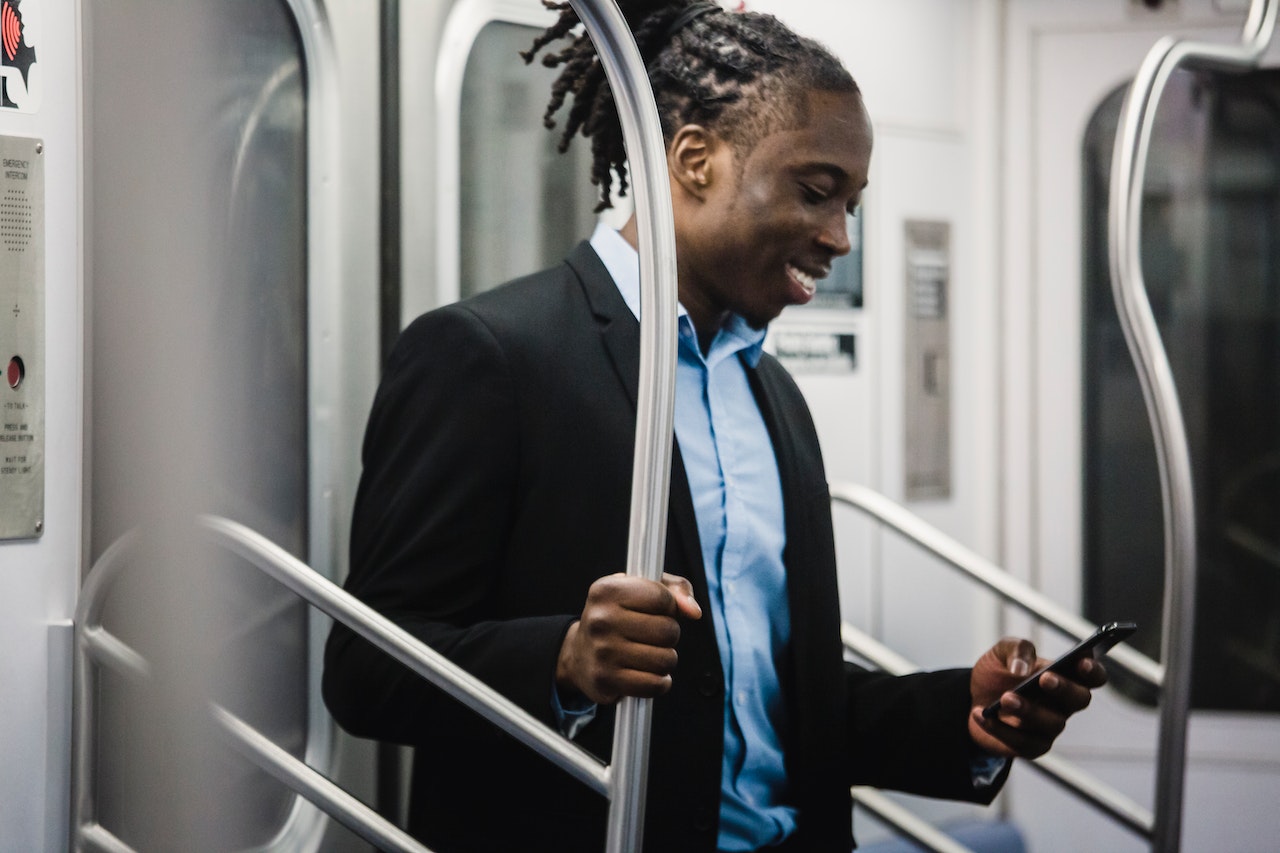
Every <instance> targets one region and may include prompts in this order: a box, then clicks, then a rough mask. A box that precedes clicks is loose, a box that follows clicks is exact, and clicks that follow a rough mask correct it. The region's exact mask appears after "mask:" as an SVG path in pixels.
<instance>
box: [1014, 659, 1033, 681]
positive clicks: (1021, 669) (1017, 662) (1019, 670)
mask: <svg viewBox="0 0 1280 853" xmlns="http://www.w3.org/2000/svg"><path fill="white" fill-rule="evenodd" d="M1009 672H1011V673H1013V674H1014V675H1016V676H1017V677H1018V678H1025V677H1026V675H1027V673H1029V672H1031V664H1029V663H1027V662H1026V661H1025V660H1023V659H1022V658H1014V659H1013V663H1011V664H1009Z"/></svg>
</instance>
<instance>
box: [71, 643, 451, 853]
mask: <svg viewBox="0 0 1280 853" xmlns="http://www.w3.org/2000/svg"><path fill="white" fill-rule="evenodd" d="M81 642H82V644H83V648H84V651H85V652H86V653H87V654H88V655H89V656H91V657H92V658H93V660H94V661H95V662H97V663H100V664H103V665H105V666H108V667H110V668H111V669H113V670H114V671H115V672H117V673H119V674H121V675H124V676H126V677H127V678H130V679H131V680H133V681H134V682H138V683H146V682H148V681H150V679H151V667H150V665H149V664H148V663H147V660H146V659H145V658H144V657H143V656H142V655H140V654H138V652H136V651H134V649H133V648H132V647H130V646H129V645H128V644H127V643H125V642H124V641H123V640H121V639H120V638H119V637H116V636H115V635H114V634H112V633H111V632H110V631H108V630H107V629H105V628H103V627H101V626H89V627H87V628H86V630H85V631H84V632H83V634H82V639H81ZM209 712H210V714H211V716H212V718H213V720H214V722H216V723H217V724H218V726H219V727H220V728H221V729H222V732H223V733H224V735H225V736H227V737H228V738H230V740H231V742H232V743H233V744H234V745H235V746H236V748H238V749H239V750H240V751H241V753H242V754H244V755H245V756H246V757H247V758H249V759H250V760H251V761H253V762H254V763H255V764H257V765H258V766H259V767H260V768H261V769H263V770H265V771H266V772H267V773H270V774H271V775H272V776H274V777H275V778H276V779H278V780H279V781H280V782H283V783H284V784H285V785H286V786H288V787H289V788H291V789H292V790H293V791H294V792H296V793H298V794H301V795H302V796H303V797H305V798H306V799H307V800H309V801H310V802H312V803H315V804H316V805H319V806H320V807H321V808H322V809H323V810H324V811H325V812H326V813H328V814H329V815H331V816H332V817H334V818H336V819H337V820H338V821H339V822H340V823H342V824H343V825H344V826H346V827H347V828H348V829H350V830H351V831H352V832H354V833H355V834H357V835H359V836H360V837H361V838H363V839H364V840H365V841H368V842H369V843H370V844H374V845H376V846H377V847H378V849H379V850H389V851H403V853H431V851H430V850H429V849H428V848H426V847H424V846H423V845H422V844H420V843H419V842H418V841H416V840H414V839H413V838H412V837H411V836H410V835H408V834H407V833H405V832H404V831H403V830H401V829H400V828H399V827H397V826H396V825H395V824H393V823H391V822H390V821H388V820H387V819H386V818H384V817H382V815H380V814H378V813H377V812H376V811H374V810H373V809H371V808H369V807H368V806H366V805H365V804H364V803H362V802H360V801H359V800H358V799H356V798H355V797H353V796H351V795H350V794H349V793H347V792H346V791H344V790H343V789H342V788H340V787H339V786H338V785H335V784H334V783H333V782H331V781H330V780H329V779H327V778H325V776H324V774H322V773H320V772H319V771H317V770H315V769H314V768H312V767H311V766H310V765H308V764H307V763H306V762H305V761H302V760H300V759H298V758H296V757H295V756H293V755H290V754H289V752H288V751H286V750H284V749H281V748H280V747H279V746H276V745H275V744H274V743H273V742H272V741H271V739H270V738H268V737H266V736H265V735H263V734H262V732H260V731H258V730H257V729H256V728H254V727H253V726H251V725H249V724H248V723H246V722H245V721H244V720H242V719H240V718H239V717H237V716H236V715H235V714H233V713H231V712H230V711H228V710H227V709H226V708H223V707H222V706H221V705H218V704H217V703H211V704H210V707H209ZM78 837H79V840H80V843H81V845H85V846H90V847H93V848H96V849H99V850H105V851H111V853H126V851H129V852H130V853H131V851H132V850H133V848H132V847H130V846H129V845H128V844H125V843H124V842H123V841H121V840H120V839H119V838H117V837H116V836H115V835H113V834H112V833H111V832H110V831H109V830H107V829H106V828H104V827H102V826H101V825H99V824H96V823H94V824H90V825H88V826H84V827H80V828H79V830H78Z"/></svg>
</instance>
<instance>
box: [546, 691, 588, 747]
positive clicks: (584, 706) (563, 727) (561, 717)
mask: <svg viewBox="0 0 1280 853" xmlns="http://www.w3.org/2000/svg"><path fill="white" fill-rule="evenodd" d="M551 713H552V714H554V715H555V718H556V728H558V729H559V730H560V734H562V735H564V736H565V737H567V738H568V739H569V740H573V739H574V738H575V737H577V736H578V732H580V731H582V730H583V729H584V728H585V727H586V725H587V723H589V722H591V721H592V720H594V719H595V718H596V703H595V702H592V701H590V700H589V699H587V698H586V697H585V696H584V697H581V698H579V699H578V701H576V702H565V701H563V700H562V699H561V698H560V687H559V686H558V685H556V684H554V683H553V684H552V685H551Z"/></svg>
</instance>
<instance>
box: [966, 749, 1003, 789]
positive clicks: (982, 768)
mask: <svg viewBox="0 0 1280 853" xmlns="http://www.w3.org/2000/svg"><path fill="white" fill-rule="evenodd" d="M1008 763H1009V759H1007V758H1001V757H1000V756H998V755H983V756H980V757H977V758H973V759H970V761H969V775H970V776H971V777H972V778H973V787H975V788H990V787H991V786H992V785H994V784H995V783H996V780H997V779H999V778H1000V774H1001V773H1003V772H1004V768H1005V766H1006V765H1007V764H1008Z"/></svg>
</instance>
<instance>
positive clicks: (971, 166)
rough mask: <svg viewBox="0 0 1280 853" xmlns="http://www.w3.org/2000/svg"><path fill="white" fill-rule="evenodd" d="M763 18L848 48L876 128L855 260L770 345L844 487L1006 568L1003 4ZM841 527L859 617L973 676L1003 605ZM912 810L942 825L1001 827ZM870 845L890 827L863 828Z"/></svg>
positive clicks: (912, 653)
mask: <svg viewBox="0 0 1280 853" xmlns="http://www.w3.org/2000/svg"><path fill="white" fill-rule="evenodd" d="M749 5H750V7H751V8H753V9H759V10H761V11H768V12H772V13H775V14H777V15H779V16H780V17H782V18H784V19H785V20H787V21H788V22H789V23H791V24H792V25H793V26H794V27H795V28H796V29H797V30H798V31H800V32H802V33H806V34H812V35H814V36H815V37H817V38H818V39H819V40H821V41H823V42H824V43H826V44H827V45H828V46H829V47H831V48H832V49H833V50H834V51H835V52H836V53H837V54H838V55H839V56H840V57H841V58H842V59H843V60H844V62H845V64H846V66H847V67H848V68H849V69H850V71H851V72H852V73H853V75H854V78H855V79H856V80H857V81H858V84H859V86H860V88H861V89H862V91H863V97H864V101H865V103H866V105H867V109H868V112H869V113H870V115H871V119H872V122H873V124H874V127H875V150H874V153H873V155H872V162H871V174H870V179H869V185H868V187H867V189H866V191H865V192H864V194H863V199H862V205H861V209H860V210H859V211H858V213H857V216H856V217H855V218H854V219H853V220H851V221H850V235H851V244H852V245H853V246H854V247H855V248H854V251H852V252H851V253H850V255H849V256H847V257H846V258H843V259H841V260H840V261H838V262H837V264H836V266H835V268H834V269H833V273H832V275H831V276H830V277H829V278H828V279H827V281H826V282H824V283H823V284H822V286H823V287H825V288H826V290H827V292H825V293H823V292H821V291H820V293H819V295H818V297H816V298H815V300H814V302H813V303H812V304H811V305H809V306H804V307H794V308H788V309H787V310H786V311H784V312H783V314H782V316H781V318H779V320H778V321H777V322H776V323H774V324H773V327H772V329H771V332H770V346H771V347H772V348H773V349H774V351H775V353H776V354H777V355H778V356H779V358H781V359H782V360H783V362H784V363H785V364H786V365H787V366H788V368H790V369H791V371H792V373H793V374H794V375H795V376H796V379H797V381H798V382H799V384H800V386H801V388H802V390H803V391H804V393H805V396H806V399H807V400H808V403H809V406H810V408H811V410H812V411H813V414H814V417H815V420H816V422H817V426H818V432H819V436H820V438H821V440H822V447H823V454H824V457H825V460H826V466H827V478H828V480H829V481H830V482H833V483H834V482H839V481H851V482H854V483H860V484H863V485H866V486H869V487H871V488H872V489H875V490H876V491H879V492H881V493H883V494H884V495H886V496H888V497H889V498H891V499H893V500H895V501H897V502H900V503H902V504H904V505H905V506H906V507H907V508H908V509H909V510H910V511H911V512H913V513H915V514H917V515H919V516H921V517H922V518H923V519H924V520H925V521H927V522H929V523H930V524H932V525H934V526H936V527H938V528H940V529H941V530H943V531H945V532H946V533H948V534H949V535H951V536H953V537H955V538H957V539H959V540H960V541H961V542H963V543H965V544H966V545H968V546H969V547H971V548H973V549H975V550H976V551H978V552H979V553H981V554H983V555H985V556H987V557H988V558H992V559H996V558H998V554H997V553H996V549H997V544H998V527H997V522H998V519H997V514H996V511H995V508H996V506H997V496H998V494H999V481H1000V473H999V469H998V465H997V463H998V459H999V457H998V453H997V448H998V444H997V441H996V435H997V431H996V425H997V411H998V409H997V405H996V396H995V394H996V385H995V376H996V364H997V360H996V359H997V349H996V341H997V333H996V332H997V316H998V314H997V309H998V302H997V299H998V293H997V290H996V287H995V275H994V271H995V263H994V259H995V245H996V244H995V228H994V222H995V219H994V211H995V194H994V191H993V190H992V189H991V188H992V187H994V186H995V182H994V177H993V176H994V174H995V170H996V168H997V162H996V157H995V153H994V146H993V145H992V144H991V142H992V140H993V138H994V134H995V128H996V124H995V115H996V113H995V102H994V92H995V80H996V79H997V78H996V76H995V74H996V66H995V63H994V60H993V58H992V57H993V56H994V50H993V49H992V46H993V45H994V44H995V38H996V33H997V32H998V29H997V24H998V17H997V15H996V14H995V10H994V6H993V5H992V4H989V3H971V2H966V3H955V2H942V0H938V2H913V3H909V4H884V3H874V2H856V3H846V4H836V5H832V4H830V3H821V2H807V3H797V2H787V3H782V2H768V3H766V2H753V3H750V4H749ZM834 521H835V528H836V546H837V554H838V559H839V571H840V581H841V606H842V611H843V613H844V618H845V620H846V621H848V622H850V623H851V624H853V625H855V626H856V627H858V628H861V629H862V630H864V631H867V632H868V633H871V634H872V635H874V636H876V637H877V638H879V639H881V640H882V641H883V642H885V643H886V644H887V645H889V646H890V647H891V648H893V649H894V650H896V651H898V652H899V653H900V654H903V655H905V656H906V657H907V658H908V659H910V660H912V661H914V662H915V663H917V664H918V665H919V666H921V667H922V668H925V669H936V668H942V667H948V666H970V665H972V664H973V662H974V661H975V660H976V659H977V657H978V656H979V655H980V654H981V653H982V652H983V651H984V650H985V649H986V648H988V647H989V646H990V645H991V644H992V643H993V642H995V640H996V639H997V638H998V637H999V625H998V622H997V616H998V609H997V607H996V603H995V601H994V599H993V597H992V596H991V595H990V594H989V593H986V592H983V591H980V590H978V589H977V588H976V587H975V586H974V585H972V584H971V583H969V582H968V581H967V580H965V579H963V578H962V577H961V576H959V575H958V574H957V573H956V572H954V570H952V569H950V568H949V567H947V566H945V565H943V564H942V563H941V562H939V561H937V560H936V559H934V558H932V557H930V556H929V555H927V554H925V553H924V552H922V551H921V550H920V549H919V548H918V547H916V546H914V545H912V544H911V543H909V542H906V541H905V540H903V539H902V538H901V537H899V536H898V535H897V534H895V533H892V532H889V531H886V530H883V529H881V528H880V527H879V526H878V525H876V524H874V523H872V522H871V521H870V520H868V519H866V518H864V517H863V516H861V515H859V514H858V513H857V511H855V510H852V509H850V508H847V507H843V506H839V505H837V506H836V507H835V508H834ZM903 800H904V801H906V802H907V803H908V804H909V805H910V807H911V808H913V809H915V810H917V811H918V812H920V813H921V814H923V815H925V816H926V817H928V818H929V819H931V820H933V821H935V822H937V823H941V824H946V823H948V822H950V821H953V820H956V819H961V818H965V817H979V818H982V819H990V818H992V817H994V816H995V815H994V813H993V812H991V811H989V810H986V811H983V810H974V809H972V808H970V807H966V806H961V805H957V804H953V803H941V802H930V801H925V800H921V799H919V798H905V797H904V798H903ZM858 837H859V841H860V842H865V841H871V840H874V839H875V838H877V837H879V829H878V827H873V824H872V823H871V822H870V821H868V820H861V819H860V820H859V822H858Z"/></svg>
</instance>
